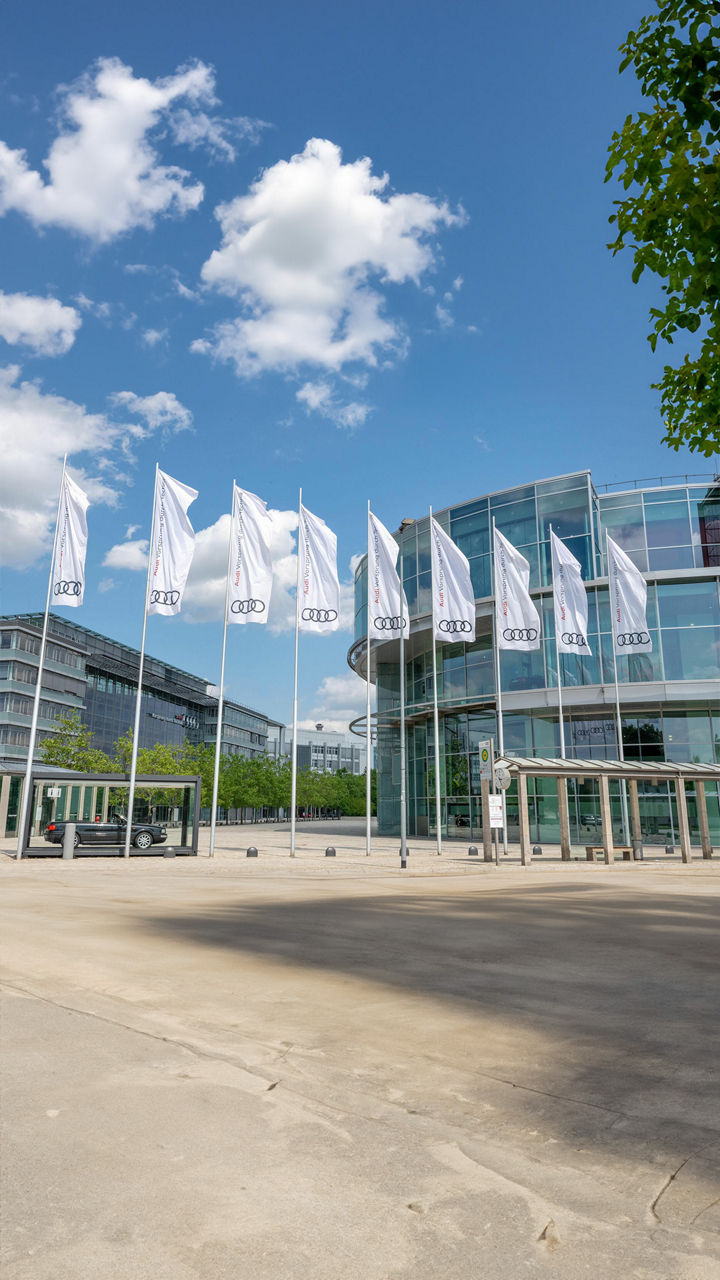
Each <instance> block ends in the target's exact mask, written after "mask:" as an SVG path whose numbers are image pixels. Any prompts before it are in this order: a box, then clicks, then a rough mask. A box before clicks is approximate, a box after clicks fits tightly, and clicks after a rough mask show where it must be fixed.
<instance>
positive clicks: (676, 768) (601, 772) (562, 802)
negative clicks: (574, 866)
mask: <svg viewBox="0 0 720 1280" xmlns="http://www.w3.org/2000/svg"><path fill="white" fill-rule="evenodd" d="M501 764H502V765H504V766H505V768H506V769H507V770H508V771H509V773H510V775H511V779H512V780H513V781H514V782H516V784H517V810H518V828H519V839H520V858H521V861H522V863H523V865H524V866H528V865H530V863H531V861H532V841H531V838H530V815H529V809H528V779H530V778H535V779H547V780H554V781H555V782H556V785H557V801H558V816H559V828H560V850H561V856H562V858H563V861H569V860H570V858H571V856H572V854H571V847H570V821H569V813H568V793H567V783H568V780H569V779H572V778H575V779H583V780H586V781H587V780H590V781H593V782H596V783H597V787H598V791H599V799H600V814H599V825H598V830H597V842H596V843H592V842H591V843H589V844H586V845H585V850H586V855H587V857H588V859H589V860H594V858H595V856H596V854H598V855H600V856H601V857H602V858H603V860H604V861H605V862H606V863H611V862H614V861H615V854H616V852H621V853H622V855H623V857H624V858H626V859H627V860H629V859H630V858H632V857H642V856H643V830H642V823H641V817H640V804H639V799H638V785H639V784H640V783H641V782H649V783H656V784H660V783H662V782H670V783H671V785H672V787H673V788H674V798H675V802H676V808H677V832H678V843H679V846H680V856H681V858H682V861H683V862H690V861H691V860H692V856H693V852H692V844H691V838H690V824H689V821H688V798H689V795H690V796H692V798H693V801H694V805H695V809H696V813H697V826H698V829H699V836H700V849H701V851H702V856H703V858H712V856H713V846H712V843H711V837H710V824H709V821H708V807H707V797H706V793H705V787H706V785H707V784H709V785H710V786H712V787H713V788H714V789H717V787H718V784H720V764H695V763H688V764H676V763H675V762H669V761H667V762H663V763H660V762H657V763H655V762H653V763H652V764H649V763H648V764H644V763H640V762H639V761H632V760H567V759H565V760H564V759H553V760H548V759H541V758H536V759H531V758H528V757H518V756H512V757H509V758H507V759H505V760H498V761H497V762H496V768H497V767H498V765H501ZM611 782H618V783H620V790H621V795H622V802H623V810H624V824H625V826H626V839H627V840H628V843H627V844H616V842H615V838H614V835H613V821H612V811H611V803H610V783H611ZM688 788H689V792H688Z"/></svg>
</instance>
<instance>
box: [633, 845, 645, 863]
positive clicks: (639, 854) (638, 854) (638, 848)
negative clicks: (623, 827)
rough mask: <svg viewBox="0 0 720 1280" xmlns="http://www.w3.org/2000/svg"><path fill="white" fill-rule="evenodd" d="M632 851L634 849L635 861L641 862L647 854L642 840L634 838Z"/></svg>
mask: <svg viewBox="0 0 720 1280" xmlns="http://www.w3.org/2000/svg"><path fill="white" fill-rule="evenodd" d="M632 851H633V861H634V862H639V861H641V860H642V859H643V858H644V857H645V854H644V852H643V845H642V840H633V842H632Z"/></svg>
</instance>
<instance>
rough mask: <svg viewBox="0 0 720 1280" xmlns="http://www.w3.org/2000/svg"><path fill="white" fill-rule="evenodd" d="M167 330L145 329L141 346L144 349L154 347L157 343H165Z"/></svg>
mask: <svg viewBox="0 0 720 1280" xmlns="http://www.w3.org/2000/svg"><path fill="white" fill-rule="evenodd" d="M167 336H168V330H167V329H145V330H144V331H143V334H142V340H143V344H144V346H146V347H156V346H157V345H158V343H159V342H165V341H167Z"/></svg>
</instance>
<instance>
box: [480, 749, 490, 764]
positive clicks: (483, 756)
mask: <svg viewBox="0 0 720 1280" xmlns="http://www.w3.org/2000/svg"><path fill="white" fill-rule="evenodd" d="M480 759H481V760H482V762H483V764H487V762H488V760H489V759H490V752H489V751H488V749H487V747H483V749H482V751H481V752H480Z"/></svg>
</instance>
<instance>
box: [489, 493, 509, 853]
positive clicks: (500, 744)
mask: <svg viewBox="0 0 720 1280" xmlns="http://www.w3.org/2000/svg"><path fill="white" fill-rule="evenodd" d="M492 532H493V586H494V588H495V609H494V611H493V639H494V641H495V646H494V647H495V690H496V695H495V702H496V708H497V726H498V747H499V749H500V759H501V760H502V759H504V757H505V733H504V730H503V712H502V685H501V683H500V636H499V634H498V613H497V581H496V580H495V566H496V564H497V547H496V546H495V517H494V516H493V518H492ZM502 833H503V854H507V851H508V838H507V808H506V805H505V802H503V829H502Z"/></svg>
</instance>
